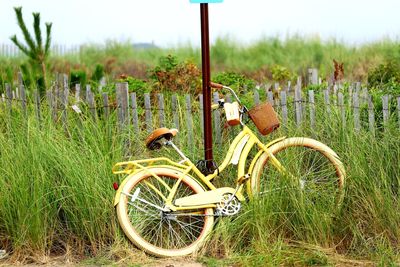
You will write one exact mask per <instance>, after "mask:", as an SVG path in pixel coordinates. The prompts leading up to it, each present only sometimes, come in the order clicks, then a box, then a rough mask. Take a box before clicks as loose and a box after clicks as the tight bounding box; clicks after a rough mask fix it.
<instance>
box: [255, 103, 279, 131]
mask: <svg viewBox="0 0 400 267" xmlns="http://www.w3.org/2000/svg"><path fill="white" fill-rule="evenodd" d="M249 116H250V118H251V120H252V121H253V122H254V124H255V125H256V127H257V129H258V131H259V132H260V133H261V134H262V135H267V134H269V133H271V132H273V131H274V130H275V129H277V128H278V127H279V125H280V123H279V120H278V116H277V115H276V113H275V111H274V108H273V107H272V105H271V104H270V103H268V102H266V103H262V104H259V105H257V106H255V107H253V108H252V109H250V110H249Z"/></svg>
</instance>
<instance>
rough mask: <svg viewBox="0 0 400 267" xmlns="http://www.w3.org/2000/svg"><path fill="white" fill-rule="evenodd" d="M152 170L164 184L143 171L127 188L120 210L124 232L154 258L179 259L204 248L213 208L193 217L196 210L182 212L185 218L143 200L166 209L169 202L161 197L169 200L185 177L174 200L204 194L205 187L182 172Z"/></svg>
mask: <svg viewBox="0 0 400 267" xmlns="http://www.w3.org/2000/svg"><path fill="white" fill-rule="evenodd" d="M150 169H151V171H152V172H153V173H154V174H156V175H157V176H158V177H159V178H160V179H161V180H162V182H161V181H160V180H159V179H157V178H155V177H154V176H152V175H150V173H149V172H146V171H141V172H139V173H137V174H134V175H133V176H132V177H130V178H129V180H128V181H127V182H126V183H125V184H124V185H123V188H122V193H121V198H120V201H119V203H118V205H117V207H116V209H117V216H118V221H119V224H120V226H121V228H122V230H123V231H124V233H125V235H126V236H127V237H128V238H129V239H130V240H131V241H132V242H133V243H134V244H135V245H136V246H137V247H138V248H140V249H142V250H144V251H145V252H147V253H149V254H152V255H154V256H158V257H177V256H184V255H188V254H192V253H194V252H195V251H197V250H198V249H199V248H200V247H201V246H202V245H203V243H204V241H205V240H206V238H207V236H208V234H209V233H210V232H211V230H212V228H213V223H214V217H213V214H214V213H213V209H211V208H207V209H201V210H196V211H195V212H197V214H196V215H190V214H191V213H190V212H193V211H180V212H179V214H181V215H174V213H173V212H170V213H163V212H161V211H160V210H158V209H157V208H154V207H153V206H150V204H147V203H145V202H142V200H145V201H147V202H148V203H152V204H154V205H156V206H158V207H163V205H164V202H165V201H164V200H163V198H162V197H161V195H164V197H166V196H165V195H166V194H167V193H168V192H169V190H170V188H171V187H172V185H173V184H174V183H175V182H176V181H177V180H178V179H179V177H181V176H183V179H182V182H181V183H180V185H179V186H178V189H177V194H176V196H175V198H174V199H176V198H178V197H184V196H189V195H191V194H195V193H200V192H204V189H203V187H202V186H201V185H200V184H199V183H198V182H197V181H196V180H194V179H193V178H191V177H190V176H188V175H184V174H183V173H182V172H180V171H178V170H175V169H169V168H165V167H154V168H150ZM166 185H167V186H169V187H170V188H169V189H168V187H167V186H166ZM138 188H140V189H139V191H138ZM157 190H158V192H157ZM135 192H138V193H137V194H138V195H137V196H136V197H137V198H136V200H134V202H131V200H132V199H133V198H132V197H133V195H134V194H135ZM129 198H131V199H129ZM138 199H141V200H140V201H139V200H138ZM175 214H178V213H175ZM185 214H187V215H185Z"/></svg>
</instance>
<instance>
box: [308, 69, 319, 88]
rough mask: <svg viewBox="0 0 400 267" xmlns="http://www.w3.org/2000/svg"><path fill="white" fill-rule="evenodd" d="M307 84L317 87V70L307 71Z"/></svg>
mask: <svg viewBox="0 0 400 267" xmlns="http://www.w3.org/2000/svg"><path fill="white" fill-rule="evenodd" d="M308 84H311V85H317V84H318V70H317V69H308Z"/></svg>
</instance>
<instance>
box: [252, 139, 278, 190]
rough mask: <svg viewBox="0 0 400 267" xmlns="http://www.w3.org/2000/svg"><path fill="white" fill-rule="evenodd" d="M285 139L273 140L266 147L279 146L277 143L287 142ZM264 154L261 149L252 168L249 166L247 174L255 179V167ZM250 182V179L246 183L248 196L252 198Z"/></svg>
mask: <svg viewBox="0 0 400 267" xmlns="http://www.w3.org/2000/svg"><path fill="white" fill-rule="evenodd" d="M285 139H286V136H283V137H281V138H278V139H275V140H272V141H271V142H269V143H268V144H266V145H265V147H266V148H268V147H271V146H272V145H275V144H277V143H279V142H281V141H283V140H285ZM263 153H264V150H262V149H260V151H258V153H257V154H256V155H255V156H254V158H253V160H252V161H251V164H250V166H249V169H248V171H247V173H249V174H251V176H252V177H253V175H254V174H253V169H254V166H255V165H256V163H257V161H258V159H259V158H260V157H261V155H262V154H263ZM250 181H251V179H250V180H249V181H247V182H246V191H247V194H248V195H249V196H251V184H250Z"/></svg>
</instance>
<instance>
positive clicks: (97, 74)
mask: <svg viewBox="0 0 400 267" xmlns="http://www.w3.org/2000/svg"><path fill="white" fill-rule="evenodd" d="M103 77H104V66H103V65H101V64H97V65H96V68H95V69H94V71H93V74H92V77H91V80H92V81H94V82H99V81H100V79H101V78H103Z"/></svg>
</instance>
